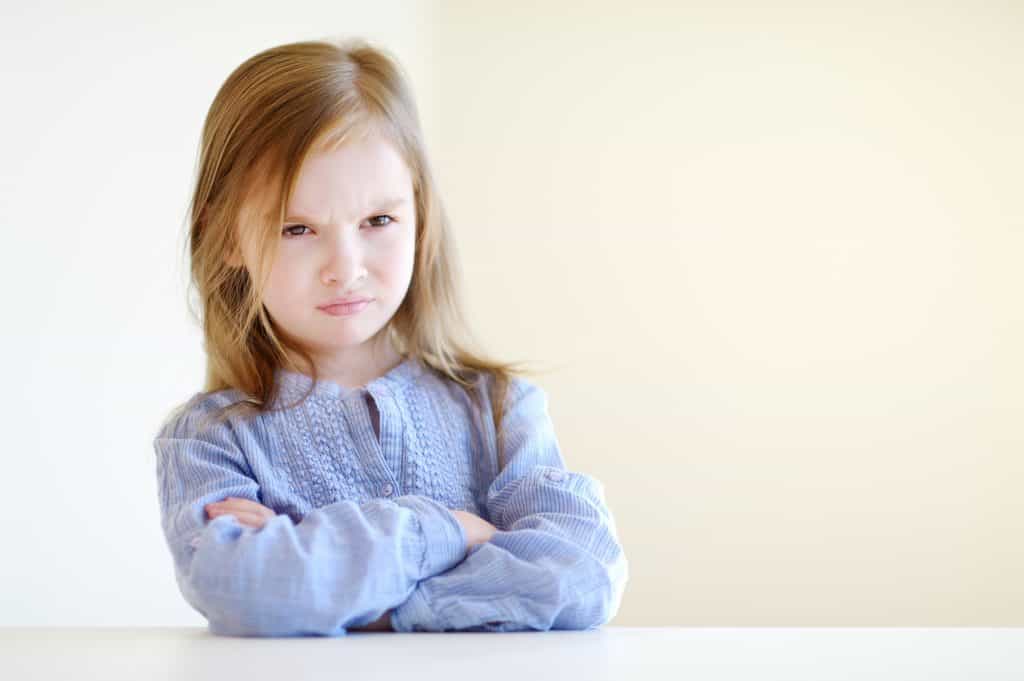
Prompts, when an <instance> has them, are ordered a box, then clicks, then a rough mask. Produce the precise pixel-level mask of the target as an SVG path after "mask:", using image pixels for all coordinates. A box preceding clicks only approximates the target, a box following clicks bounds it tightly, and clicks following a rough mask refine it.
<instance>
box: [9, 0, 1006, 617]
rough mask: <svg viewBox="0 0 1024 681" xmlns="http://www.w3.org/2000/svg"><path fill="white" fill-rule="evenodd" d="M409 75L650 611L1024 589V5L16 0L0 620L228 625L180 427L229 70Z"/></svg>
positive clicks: (504, 319) (810, 613)
mask: <svg viewBox="0 0 1024 681" xmlns="http://www.w3.org/2000/svg"><path fill="white" fill-rule="evenodd" d="M352 35H361V36H365V37H367V38H370V39H371V40H375V41H379V43H380V44H382V45H384V46H385V47H387V48H389V49H391V50H392V51H393V52H394V53H395V54H397V55H398V57H399V59H400V60H401V61H402V65H403V67H404V68H405V69H406V71H407V72H408V73H409V74H410V77H411V78H412V81H413V86H414V89H415V91H416V93H417V96H418V101H419V105H420V109H421V114H422V118H423V124H424V128H425V131H426V135H427V141H428V149H429V150H430V153H431V154H432V158H433V161H434V165H435V168H436V171H437V174H438V179H439V181H440V184H441V188H442V191H443V193H444V198H445V201H446V204H447V207H448V210H449V212H450V214H451V216H452V218H453V221H454V228H455V234H456V236H457V239H458V249H459V251H460V253H461V255H462V262H463V269H464V280H465V284H466V293H467V301H468V304H469V310H468V312H469V313H470V318H471V320H473V322H474V325H475V329H476V330H477V332H478V333H479V335H480V336H481V337H482V338H483V339H484V340H485V341H486V342H487V344H488V346H489V347H490V349H491V350H492V351H493V353H494V354H495V355H497V356H500V357H504V358H508V359H525V360H531V361H534V362H536V363H537V364H538V365H542V366H544V367H547V368H548V369H549V370H548V371H547V373H545V374H543V375H541V376H538V378H537V380H538V382H539V383H540V384H541V385H543V386H544V387H545V388H546V389H547V390H548V392H549V396H550V404H551V413H552V417H553V419H554V422H555V425H556V430H557V433H558V436H559V441H560V444H561V446H562V451H563V454H564V456H565V458H566V461H567V464H568V466H569V468H570V469H572V470H579V471H584V472H587V473H589V474H591V475H593V476H595V477H597V478H599V479H600V480H601V481H602V482H603V483H604V485H605V489H606V492H607V501H608V504H609V507H610V508H611V510H612V512H613V514H614V516H615V518H616V521H617V525H618V529H619V534H620V537H621V539H622V541H623V544H624V546H625V548H626V552H627V555H628V557H629V559H630V573H631V578H630V582H629V585H628V588H627V591H626V595H625V598H624V600H623V603H622V608H621V610H620V611H619V614H618V616H617V617H616V618H615V619H614V620H613V621H612V624H614V625H620V626H630V625H632V626H658V625H685V626H718V625H728V626H773V625H779V626H947V625H959V626H981V625H991V626H998V625H1018V626H1019V625H1024V588H1022V586H1021V582H1020V575H1021V574H1024V549H1022V537H1024V504H1022V501H1021V499H1022V495H1021V489H1022V488H1024V457H1022V454H1024V426H1022V424H1024V400H1022V392H1021V390H1022V388H1021V386H1022V385H1024V362H1022V360H1021V356H1020V349H1021V347H1022V342H1024V314H1022V309H1021V303H1020V297H1021V290H1022V285H1024V270H1022V268H1021V266H1020V263H1021V260H1022V255H1024V252H1022V251H1024V199H1022V192H1021V158H1024V134H1022V126H1021V121H1022V120H1024V95H1022V74H1024V69H1022V65H1024V40H1021V36H1022V35H1024V6H1022V5H1020V4H1019V3H1016V2H951V3H945V4H943V5H942V6H941V7H939V6H937V5H932V6H929V7H927V8H925V7H919V8H908V7H902V6H899V7H897V6H894V5H893V3H883V2H876V3H865V2H849V3H824V4H823V3H806V4H793V3H787V4H786V5H785V6H781V5H780V6H775V7H770V6H769V5H768V4H766V3H760V2H756V3H747V4H737V3H721V2H715V3H706V4H701V5H698V4H695V3H658V4H650V5H648V4H644V3H638V2H629V3H611V2H608V3H596V2H588V3H541V2H517V3H496V2H495V3H490V2H488V3H478V2H429V3H427V2H424V3H417V2H376V3H364V2H359V3H357V2H339V1H338V0H330V1H329V2H327V1H323V2H303V1H300V0H293V1H292V2H289V3H277V2H275V3H270V2H252V1H251V0H246V1H245V2H240V1H233V2H222V3H213V4H208V3H202V4H200V3H185V4H177V5H174V6H170V5H166V4H159V5H158V4H156V3H152V4H148V5H147V4H141V3H128V2H108V3H103V4H102V5H100V6H97V5H96V3H88V4H86V3H77V2H41V3H32V4H24V5H21V6H17V7H15V6H12V5H10V4H8V5H6V6H5V8H4V10H3V11H2V21H0V63H2V64H3V66H2V67H0V68H2V73H3V92H4V96H3V106H2V107H0V117H2V121H3V125H2V128H0V129H2V133H0V134H2V135H3V149H4V158H5V162H4V163H3V164H2V166H0V200H2V213H0V214H2V220H3V228H4V229H3V234H4V244H3V247H2V248H0V253H2V262H0V264H2V268H0V277H2V280H0V283H2V287H0V290H2V291H3V301H2V302H3V309H4V312H5V316H6V323H5V324H4V329H5V331H4V334H3V337H2V341H0V342H2V343H3V350H4V355H5V356H6V357H7V358H8V362H7V370H6V379H7V386H6V389H5V390H4V391H3V397H2V400H3V402H2V405H0V406H2V413H3V414H4V448H5V450H6V451H5V456H4V459H3V460H4V463H5V470H4V472H3V482H4V504H3V509H4V513H3V521H2V522H3V532H4V549H3V555H4V559H3V560H2V561H0V601H2V604H3V605H2V607H0V625H185V624H190V625H202V624H204V623H205V621H204V620H203V619H202V618H201V617H200V616H199V615H198V613H196V612H194V611H193V610H192V609H191V608H190V607H189V606H188V605H187V604H186V603H185V602H184V600H183V599H182V597H181V596H180V594H179V593H178V591H177V587H176V585H175V583H174V577H173V569H172V563H171V558H170V553H169V551H168V550H167V548H166V546H165V544H164V539H163V536H162V534H161V531H160V525H159V510H158V506H157V498H156V481H155V469H154V459H153V450H152V438H153V437H154V435H155V431H156V429H157V427H158V425H159V422H160V420H161V419H162V418H163V416H164V415H165V413H166V412H167V411H168V410H169V409H170V407H171V406H173V405H174V404H177V403H178V402H181V401H183V400H184V399H186V398H188V397H189V396H191V395H192V394H193V393H194V392H196V391H197V390H199V389H201V384H202V380H203V366H204V365H203V361H204V360H203V354H202V347H201V337H200V333H199V329H198V328H197V327H196V326H195V324H194V323H193V321H192V320H191V319H190V318H189V316H188V312H187V308H186V299H185V278H186V276H187V270H186V269H185V265H186V263H185V261H184V259H183V257H182V252H183V244H184V228H185V221H184V220H185V214H186V207H187V201H188V198H189V193H190V190H191V185H190V183H191V181H192V180H193V178H194V170H195V161H196V155H197V148H198V140H199V132H200V129H201V126H202V121H203V117H204V115H205V113H206V110H207V108H208V106H209V104H210V102H211V100H212V98H213V96H214V94H215V92H216V90H217V88H218V87H219V86H220V84H221V83H222V82H223V80H224V78H226V77H227V75H228V74H229V73H230V72H231V70H233V69H234V68H235V67H236V66H237V65H238V64H239V63H241V62H242V61H243V60H244V59H245V58H247V57H249V56H250V55H252V54H254V53H256V52H258V51H260V50H262V49H265V48H267V47H270V46H272V45H276V44H280V43H284V42H292V41H295V40H305V39H316V38H332V37H347V36H352Z"/></svg>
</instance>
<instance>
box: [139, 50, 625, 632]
mask: <svg viewBox="0 0 1024 681" xmlns="http://www.w3.org/2000/svg"><path fill="white" fill-rule="evenodd" d="M190 212H191V216H190V232H189V254H190V262H191V274H192V282H191V283H192V285H194V286H195V287H196V288H197V289H198V293H199V300H200V301H201V303H202V327H203V334H204V339H205V343H204V349H205V351H206V356H207V374H206V385H205V390H204V391H203V392H200V393H197V394H195V395H194V396H193V397H192V398H191V399H189V400H188V401H187V402H186V403H185V404H183V405H181V406H180V407H179V408H177V409H175V410H174V411H173V412H172V413H171V414H170V415H169V416H168V418H167V419H166V421H165V422H164V424H163V425H162V426H161V428H160V430H159V433H158V434H157V436H156V438H155V440H154V443H153V444H154V448H155V451H156V472H157V480H158V489H159V501H160V511H161V524H162V528H163V532H164V537H165V539H166V541H167V544H168V546H169V548H170V552H171V554H172V557H173V560H174V567H175V576H176V580H177V583H178V585H179V587H180V589H181V592H182V595H183V596H184V598H185V599H186V601H187V602H188V603H189V604H190V605H191V606H192V607H194V608H195V609H196V610H197V611H199V612H200V613H201V614H202V615H203V616H204V617H206V618H207V620H208V621H209V627H210V631H211V632H212V633H214V634H223V635H239V636H303V635H319V636H339V635H344V634H346V633H347V632H348V631H356V630H394V631H401V632H410V631H446V630H462V631H516V630H541V631H543V630H549V629H588V628H593V627H596V626H599V625H601V624H603V623H605V622H607V621H608V620H609V619H611V618H612V617H613V616H614V615H615V613H616V612H617V611H618V608H619V604H620V602H621V599H622V594H623V590H624V588H625V585H626V581H627V579H628V567H627V562H626V558H625V555H624V553H623V550H622V546H621V545H620V543H619V541H618V538H617V533H616V529H615V523H614V520H613V518H612V515H611V514H610V512H609V510H608V508H607V506H606V503H605V498H604V489H603V487H602V485H601V483H600V482H599V481H597V480H595V479H594V478H592V477H589V476H587V475H584V474H582V473H573V472H569V471H567V470H565V464H564V460H563V457H562V454H561V451H560V448H559V445H558V442H557V440H556V437H555V433H554V430H553V427H552V424H551V420H550V418H549V415H548V401H547V395H546V393H545V392H544V391H543V390H542V389H541V388H539V387H538V386H537V385H535V384H533V383H532V382H530V381H528V380H526V379H524V378H522V376H521V375H519V374H521V373H522V371H523V370H522V369H521V368H519V367H517V366H515V365H511V364H503V363H500V362H496V361H493V360H491V359H489V358H487V357H485V356H484V355H483V354H481V353H479V352H476V351H474V350H472V349H471V348H472V347H473V345H472V344H471V343H470V342H469V340H468V339H469V338H471V336H470V334H469V333H468V331H467V329H466V324H465V322H464V318H463V316H462V314H461V309H460V303H459V300H460V298H459V295H458V289H457V286H456V285H457V282H458V277H457V276H456V275H457V270H456V266H457V263H456V256H455V246H454V243H453V242H452V235H451V232H450V230H449V226H448V222H447V219H446V216H445V212H444V209H443V207H442V204H441V201H440V199H439V197H438V196H437V191H436V187H435V184H434V180H433V178H432V174H431V169H430V166H429V164H428V162H427V156H426V153H425V149H424V143H423V137H422V132H421V129H420V123H419V117H418V113H417V110H416V106H415V104H414V102H413V98H412V95H411V92H410V88H409V85H408V82H407V79H406V78H405V77H404V76H403V75H402V73H401V70H400V68H399V67H398V65H397V63H396V61H395V60H394V59H393V58H392V57H391V56H390V55H388V54H387V53H386V52H384V51H382V50H380V49H378V48H376V47H373V46H371V45H370V44H368V43H366V42H364V41H349V42H343V43H331V42H301V43H294V44H289V45H282V46H279V47H275V48H272V49H269V50H266V51H264V52H261V53H259V54H257V55H255V56H253V57H251V58H250V59H248V60H247V61H245V62H244V63H243V64H242V65H241V66H239V67H238V68H237V69H236V70H235V71H234V72H233V73H232V74H231V75H230V76H229V77H228V78H227V80H226V81H225V82H224V84H223V85H222V86H221V88H220V90H219V92H218V93H217V95H216V97H215V98H214V100H213V103H212V105H211V107H210V110H209V112H208V114H207V117H206V121H205V125H204V128H203V136H202V146H201V150H200V158H199V168H198V178H197V182H196V186H195V190H194V194H193V196H192V203H191V211H190Z"/></svg>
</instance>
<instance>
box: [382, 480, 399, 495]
mask: <svg viewBox="0 0 1024 681" xmlns="http://www.w3.org/2000/svg"><path fill="white" fill-rule="evenodd" d="M380 491H381V494H383V495H384V496H386V497H390V496H391V493H392V492H394V491H395V488H394V487H392V486H391V483H390V482H388V483H384V486H383V487H382V488H381V490H380Z"/></svg>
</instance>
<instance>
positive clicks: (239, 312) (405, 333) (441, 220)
mask: <svg viewBox="0 0 1024 681" xmlns="http://www.w3.org/2000/svg"><path fill="white" fill-rule="evenodd" d="M367 134H378V135H382V136H384V138H386V139H387V140H388V141H390V142H391V143H392V144H394V146H395V148H396V149H397V150H398V151H399V153H400V155H401V156H402V158H403V159H404V161H405V163H406V164H407V166H408V168H409V170H410V172H411V175H412V178H413V189H414V195H415V204H416V218H417V219H416V246H415V250H416V252H415V262H414V265H413V274H412V280H411V282H410V284H409V290H408V291H407V293H406V296H405V298H404V299H403V301H402V303H401V305H400V306H399V308H398V310H397V311H396V312H395V314H394V315H393V316H392V317H391V319H390V320H389V321H388V323H387V324H386V325H385V327H384V328H383V329H382V330H381V333H383V334H385V336H386V339H387V340H388V341H389V342H391V343H392V344H393V346H394V347H395V349H396V350H397V351H398V352H399V353H400V354H403V355H405V356H406V357H415V358H418V359H420V360H421V361H422V362H423V363H424V364H425V365H426V366H427V367H428V368H429V369H431V370H433V371H434V372H435V373H436V374H438V375H440V376H442V377H446V378H448V379H450V380H452V381H455V382H456V383H458V384H459V385H461V386H463V387H464V388H466V389H467V392H468V393H469V394H470V395H471V396H472V397H473V399H474V400H475V401H476V402H477V404H478V406H482V404H483V402H482V399H481V397H482V396H481V395H480V394H479V390H478V389H479V387H480V386H481V385H482V383H481V382H480V381H478V379H479V378H480V376H481V374H489V375H490V377H491V379H492V380H490V381H489V384H490V392H489V398H490V404H491V414H492V418H493V422H494V428H495V433H496V434H497V437H498V443H497V444H498V462H499V470H500V468H501V467H503V466H504V463H503V448H504V443H503V437H502V427H501V423H502V416H503V414H504V405H505V402H506V399H507V396H508V392H509V385H510V382H511V380H512V377H513V376H514V375H517V374H524V373H527V371H528V370H527V369H525V368H523V366H522V363H521V362H515V363H505V362H499V361H496V360H494V359H492V358H489V357H487V356H486V355H485V354H484V353H482V352H481V351H480V350H479V343H478V342H477V340H476V339H475V337H474V336H473V334H472V333H471V331H470V329H469V327H468V324H467V323H466V319H465V317H464V314H463V307H462V302H461V296H460V281H461V269H460V266H459V260H458V256H457V252H456V247H455V243H454V240H453V236H452V231H451V228H450V226H449V221H448V217H447V215H446V213H445V209H444V206H443V205H442V202H441V198H440V196H439V195H438V191H437V186H436V184H435V180H434V177H433V174H432V171H431V167H430V164H429V163H428V159H427V154H426V149H425V145H424V141H423V134H422V130H421V127H420V121H419V114H418V111H417V108H416V104H415V101H414V98H413V96H412V92H411V89H410V87H409V84H408V79H407V78H406V77H405V76H404V74H403V72H402V70H401V68H400V66H399V65H398V62H397V60H396V59H394V58H393V57H391V56H390V55H389V53H388V52H386V51H385V50H383V49H381V48H379V47H375V46H372V45H371V44H369V43H368V42H366V41H365V40H363V39H359V38H355V39H348V40H344V41H337V42H334V41H307V42H296V43H291V44H286V45H280V46H277V47H273V48H271V49H268V50H265V51H263V52H260V53H258V54H256V55H254V56H252V57H250V58H249V59H247V60H246V61H245V62H243V63H242V64H241V65H240V66H238V67H237V68H236V69H235V70H234V71H233V72H232V73H231V74H230V75H229V76H228V78H227V80H226V81H225V82H224V83H223V85H222V86H221V87H220V89H219V91H218V92H217V94H216V96H215V98H214V100H213V103H212V104H211V106H210V109H209V111H208V113H207V115H206V120H205V123H204V126H203V131H202V143H201V147H200V151H199V159H198V170H197V177H196V184H195V189H194V193H193V195H192V200H191V203H190V206H189V229H188V243H187V246H188V255H189V260H190V265H191V268H190V269H191V278H190V282H189V284H190V287H192V286H194V287H195V292H196V293H197V294H198V295H197V296H196V298H197V300H198V302H199V305H200V311H199V313H198V315H197V314H196V312H195V310H193V309H192V306H191V301H190V303H189V309H190V310H191V311H192V313H193V315H194V316H195V317H197V319H199V321H200V324H201V326H202V330H203V337H204V345H205V351H206V358H207V366H206V385H205V388H204V390H205V392H207V393H209V392H214V391H218V390H223V389H229V388H232V389H236V390H239V391H240V392H241V393H243V394H244V395H245V396H246V399H244V400H242V401H240V402H237V403H235V404H231V405H228V406H227V407H226V408H224V409H222V410H220V412H218V414H217V420H222V419H225V418H227V417H228V416H231V415H243V416H249V415H255V414H258V413H261V412H265V411H270V410H272V409H273V406H272V405H274V404H275V402H276V400H277V397H278V395H279V386H278V385H277V382H276V381H275V372H276V370H277V369H278V368H285V369H290V370H293V371H301V370H302V369H303V368H305V369H307V370H309V371H310V372H311V373H312V378H313V385H315V383H316V380H317V372H316V367H315V365H314V363H313V361H312V358H311V357H310V355H309V354H308V353H307V352H306V351H305V350H304V349H303V348H302V347H300V345H299V344H298V342H297V341H296V339H295V338H294V337H292V336H291V335H289V334H288V333H287V332H286V330H285V329H283V328H281V327H280V326H279V325H277V324H275V323H274V322H273V320H271V319H270V318H269V315H268V314H267V311H266V309H265V308H264V306H263V304H262V298H263V291H264V290H265V287H266V283H267V280H268V277H269V274H270V269H271V266H272V263H273V261H274V258H275V255H276V252H277V248H278V243H279V240H280V238H281V224H282V223H283V222H284V219H285V211H286V209H287V206H288V201H289V198H290V197H291V195H292V192H293V190H294V187H295V184H296V182H297V180H298V176H299V171H300V169H301V167H302V164H303V161H304V160H305V159H306V158H307V156H309V155H311V154H312V153H315V152H318V151H322V150H323V151H330V150H333V149H336V148H338V147H339V146H340V145H342V144H344V143H345V142H346V141H348V140H350V139H354V138H355V137H357V136H363V135H367ZM242 240H247V241H246V242H245V243H246V244H247V245H248V244H251V245H252V246H253V252H254V253H255V254H256V255H255V264H254V265H253V270H255V271H249V270H248V268H247V267H246V266H245V265H244V264H239V262H238V260H237V259H234V260H233V259H232V258H230V257H228V256H229V254H238V253H240V250H241V243H242ZM190 293H191V291H190ZM292 356H295V357H300V358H302V359H303V360H304V361H305V362H306V366H305V367H299V366H296V364H295V361H294V360H293V359H292ZM313 389H314V388H313V386H312V385H311V386H310V388H309V391H308V392H306V394H305V395H303V397H302V398H301V400H300V401H299V402H298V403H297V404H301V403H302V402H304V401H305V399H306V398H307V397H309V395H310V394H312V391H313ZM292 406H295V405H288V407H287V408H291V407H292Z"/></svg>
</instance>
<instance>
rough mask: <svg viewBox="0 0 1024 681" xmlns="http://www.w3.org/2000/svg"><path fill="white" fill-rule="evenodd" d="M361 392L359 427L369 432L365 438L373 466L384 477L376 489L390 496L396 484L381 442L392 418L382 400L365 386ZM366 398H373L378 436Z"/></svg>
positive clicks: (384, 439) (381, 494) (380, 493)
mask: <svg viewBox="0 0 1024 681" xmlns="http://www.w3.org/2000/svg"><path fill="white" fill-rule="evenodd" d="M361 394H362V399H361V400H360V401H359V406H358V415H359V422H360V428H361V429H363V430H364V432H367V433H369V437H368V438H366V441H367V442H369V445H370V447H371V449H372V451H373V455H374V456H373V457H372V458H373V463H374V464H376V465H375V466H374V468H376V469H377V470H378V471H379V472H380V476H379V477H380V478H383V479H384V482H383V484H379V486H378V487H377V490H376V491H377V493H378V494H379V495H380V496H382V497H391V496H393V495H394V494H395V490H396V489H398V484H397V480H396V479H395V472H394V471H392V470H391V467H390V466H389V465H388V460H387V457H386V456H385V453H384V446H383V443H384V442H385V441H386V435H387V433H388V432H389V429H390V424H391V421H392V418H391V416H390V414H386V413H385V410H384V409H383V408H382V405H381V402H382V400H380V399H378V398H377V396H375V395H374V394H373V393H371V392H370V391H368V390H366V389H365V388H364V389H362V390H361ZM367 398H369V399H370V400H373V403H374V406H375V407H376V410H377V419H378V426H379V428H380V436H379V437H378V435H377V432H376V431H375V430H374V427H373V415H372V414H371V413H370V405H369V404H368V400H367Z"/></svg>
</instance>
